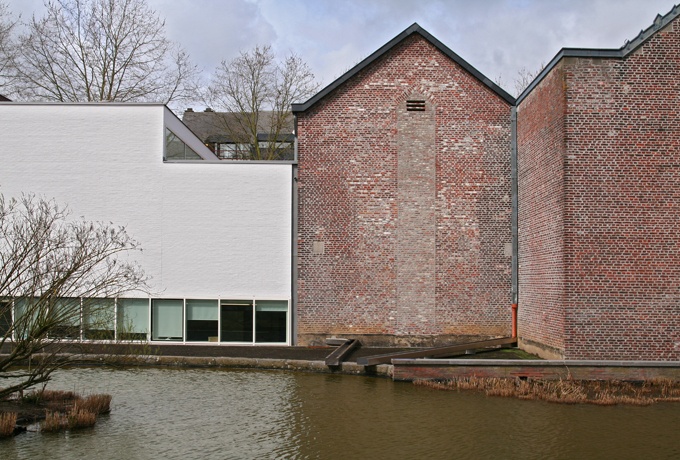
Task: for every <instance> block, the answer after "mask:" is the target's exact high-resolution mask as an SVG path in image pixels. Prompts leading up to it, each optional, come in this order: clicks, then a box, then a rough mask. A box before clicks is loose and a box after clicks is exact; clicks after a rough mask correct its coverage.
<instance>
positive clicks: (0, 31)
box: [0, 3, 17, 95]
mask: <svg viewBox="0 0 680 460" xmlns="http://www.w3.org/2000/svg"><path fill="white" fill-rule="evenodd" d="M16 23H17V21H16V20H15V19H14V18H12V17H11V14H10V11H9V8H8V7H7V5H6V4H4V3H0V94H3V95H4V93H5V92H6V91H8V90H10V85H11V84H12V81H13V76H14V72H13V70H12V69H13V67H12V64H13V62H14V58H15V53H16V47H15V45H14V40H13V36H12V33H13V30H14V28H15V27H16Z"/></svg>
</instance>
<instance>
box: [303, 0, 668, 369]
mask: <svg viewBox="0 0 680 460" xmlns="http://www.w3.org/2000/svg"><path fill="white" fill-rule="evenodd" d="M679 15H680V7H675V8H674V9H673V10H672V11H671V12H670V13H668V14H667V15H665V16H658V17H657V18H656V20H655V21H654V24H653V25H652V26H651V27H650V28H649V29H647V30H645V31H643V32H641V33H640V35H639V36H638V37H636V38H635V39H634V40H632V41H630V42H627V43H626V44H625V45H624V47H622V48H620V49H613V50H609V49H607V50H605V49H567V48H565V49H562V50H561V51H560V52H559V53H558V54H557V55H556V56H555V58H554V59H553V60H552V61H551V62H550V63H549V65H548V66H547V67H546V68H545V69H544V70H543V71H542V72H541V74H540V75H539V76H538V77H537V78H536V80H535V81H534V82H533V83H532V84H531V85H530V86H529V87H528V88H527V89H526V90H525V91H524V93H522V94H521V95H520V96H519V97H518V99H517V100H514V99H513V98H512V97H511V96H509V95H508V94H507V93H505V92H504V91H503V90H502V89H500V88H498V87H497V86H496V85H494V84H493V83H492V82H490V81H489V80H488V79H487V78H485V77H484V76H483V75H481V74H480V73H479V72H478V71H477V70H475V69H474V68H473V67H471V66H470V65H469V64H468V63H467V62H465V61H464V60H462V59H461V58H460V57H459V56H457V55H456V54H455V53H453V52H452V51H451V50H449V49H448V48H447V47H446V46H444V45H443V44H441V43H440V42H439V41H437V40H436V39H435V38H434V37H432V36H431V35H430V34H428V33H427V32H426V31H424V30H423V29H421V28H420V27H418V26H417V25H414V26H412V27H410V28H409V29H407V30H405V31H404V32H403V33H402V34H400V35H399V36H397V37H395V39H394V40H392V41H390V42H389V43H387V44H386V45H385V46H383V47H382V48H380V49H379V50H378V51H376V52H375V53H374V54H373V55H371V56H369V57H368V58H367V59H366V60H364V61H363V62H361V63H360V64H359V65H357V66H356V67H355V68H353V69H352V70H350V71H349V72H348V73H347V74H345V75H344V76H343V77H341V78H340V79H338V80H337V81H336V82H334V83H333V84H331V85H330V86H329V87H327V88H326V89H324V90H323V91H321V92H320V93H319V94H318V95H316V96H315V97H314V98H312V99H310V100H309V101H307V102H306V103H304V104H297V105H295V106H294V112H295V114H296V117H297V135H298V148H299V151H298V162H299V163H298V191H299V205H298V228H297V233H298V253H297V273H296V274H295V275H296V276H297V295H298V298H297V310H296V315H297V316H296V320H297V337H298V341H299V342H300V343H317V342H318V341H319V339H320V338H322V337H326V336H329V335H338V336H343V335H345V336H352V337H360V338H362V339H363V340H364V341H365V342H367V343H379V342H382V343H392V344H406V343H408V344H426V343H437V342H446V341H451V340H453V339H456V340H460V339H462V338H467V337H472V336H474V337H491V336H503V335H509V334H510V329H511V320H510V318H511V314H510V305H511V304H512V303H515V302H517V303H518V304H519V321H518V336H519V339H520V344H521V346H522V347H524V348H526V349H529V350H531V351H534V352H537V353H538V354H540V355H542V356H545V357H557V358H566V359H648V360H680V306H679V301H680V253H679V249H680V248H679V247H678V246H680V240H679V238H678V227H680V221H679V220H678V216H680V134H679V132H678V130H677V126H678V122H679V121H680V96H679V95H680V91H679V90H680V20H679V19H678V16H679ZM515 173H516V174H515ZM515 177H517V179H514V178H515ZM513 203H518V206H513ZM513 210H515V211H516V212H517V214H516V217H513ZM515 218H516V219H517V220H516V221H515V222H514V223H513V220H514V219H515ZM514 224H516V225H514ZM513 227H514V228H518V231H513ZM513 239H514V240H515V241H514V244H513ZM513 255H514V257H513Z"/></svg>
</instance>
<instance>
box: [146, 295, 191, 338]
mask: <svg viewBox="0 0 680 460" xmlns="http://www.w3.org/2000/svg"><path fill="white" fill-rule="evenodd" d="M183 323H184V301H182V300H178V299H177V300H176V299H172V300H170V299H154V300H152V301H151V340H182V324H183Z"/></svg>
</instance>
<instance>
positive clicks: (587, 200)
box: [517, 7, 680, 360]
mask: <svg viewBox="0 0 680 460" xmlns="http://www.w3.org/2000/svg"><path fill="white" fill-rule="evenodd" d="M679 14H680V8H679V7H675V8H674V9H673V10H672V11H671V12H670V13H668V14H667V15H665V16H663V17H662V16H657V18H656V20H655V21H654V24H653V25H652V26H651V27H650V28H648V29H647V30H645V31H643V32H641V33H640V35H639V36H638V37H636V38H635V39H633V40H632V41H630V42H628V43H626V44H625V45H624V47H622V48H621V49H617V50H584V49H563V50H561V51H560V52H559V53H558V54H557V55H556V56H555V58H554V59H553V60H552V61H551V62H550V64H549V65H548V66H547V68H546V69H545V70H544V71H543V72H542V73H541V75H539V76H538V78H537V79H536V81H534V82H533V84H532V85H531V86H530V87H529V88H527V90H526V91H525V92H524V93H523V94H522V95H520V96H519V98H518V103H517V119H518V121H517V138H518V145H517V146H518V164H519V227H520V231H519V239H520V241H519V261H520V268H519V280H520V285H519V305H520V306H519V330H520V332H519V334H520V338H522V339H523V341H524V346H525V347H529V348H532V349H533V348H534V347H536V349H538V350H540V352H541V353H542V354H544V355H546V356H558V357H562V356H564V357H566V358H572V359H577V358H582V359H651V360H680V238H679V236H678V233H679V230H680V131H678V126H679V125H680V19H678V15H679Z"/></svg>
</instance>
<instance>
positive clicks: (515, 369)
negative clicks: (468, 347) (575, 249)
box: [392, 359, 680, 381]
mask: <svg viewBox="0 0 680 460" xmlns="http://www.w3.org/2000/svg"><path fill="white" fill-rule="evenodd" d="M392 365H393V366H394V369H393V378H394V380H402V381H413V380H450V379H454V378H464V377H482V378H532V379H545V380H551V379H553V380H557V379H574V380H650V379H656V378H667V379H671V380H675V381H680V362H678V361H585V360H581V361H576V360H575V361H569V360H547V361H542V360H507V359H393V360H392Z"/></svg>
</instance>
